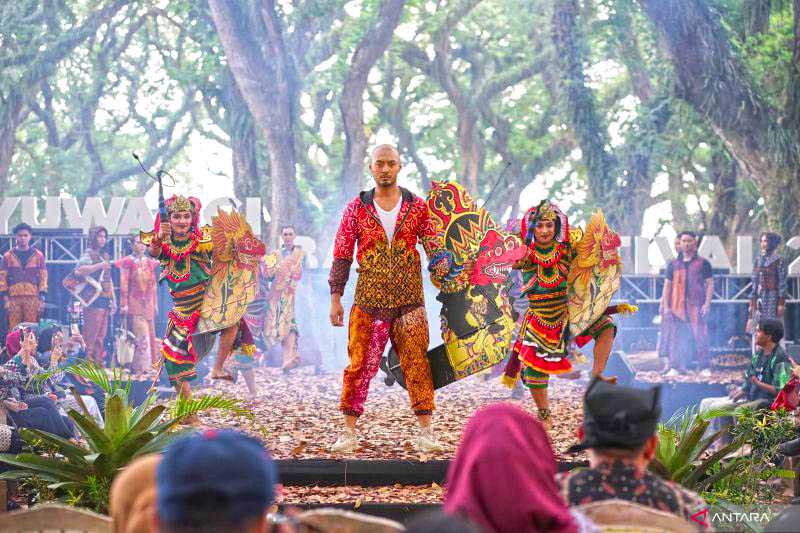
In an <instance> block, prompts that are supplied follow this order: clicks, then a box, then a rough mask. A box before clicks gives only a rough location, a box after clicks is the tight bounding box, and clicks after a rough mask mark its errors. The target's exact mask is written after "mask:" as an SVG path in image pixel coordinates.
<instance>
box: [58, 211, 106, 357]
mask: <svg viewBox="0 0 800 533" xmlns="http://www.w3.org/2000/svg"><path fill="white" fill-rule="evenodd" d="M107 242H108V230H107V229H106V228H104V227H103V226H92V227H91V228H89V239H88V242H87V247H86V250H84V251H83V254H81V257H80V259H79V260H78V267H77V268H76V269H75V271H74V275H75V276H77V277H78V278H82V279H84V280H85V281H87V282H90V285H87V287H88V286H91V287H93V289H94V290H93V291H92V292H91V295H92V296H91V297H87V298H86V299H84V300H82V303H83V337H84V339H85V340H86V357H87V358H88V359H90V360H92V361H94V362H95V363H99V364H101V365H102V364H104V362H105V340H106V334H107V333H108V320H109V318H111V316H113V315H114V313H115V312H116V310H117V302H116V299H115V297H114V287H113V285H112V282H111V263H110V262H109V260H108V253H107V252H105V247H106V243H107ZM65 283H66V280H65Z"/></svg>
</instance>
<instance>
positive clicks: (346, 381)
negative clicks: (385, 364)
mask: <svg viewBox="0 0 800 533" xmlns="http://www.w3.org/2000/svg"><path fill="white" fill-rule="evenodd" d="M400 168H401V163H400V153H399V152H398V151H397V148H395V147H393V146H390V145H381V146H378V147H377V148H375V150H374V151H373V152H372V157H371V161H370V165H369V169H370V171H371V172H372V176H373V178H374V179H375V185H376V186H375V188H374V189H372V190H369V191H364V192H362V193H361V194H360V195H359V196H358V197H357V198H356V199H354V200H353V201H351V202H350V203H349V204H348V205H347V207H346V208H345V210H344V214H343V215H342V221H341V224H340V225H339V231H338V232H337V234H336V241H335V243H334V249H333V265H332V266H331V273H330V280H329V284H330V287H331V310H330V320H331V324H332V325H333V326H336V327H341V326H343V325H344V310H343V309H342V304H341V297H342V294H343V293H344V287H345V285H346V284H347V279H348V277H349V276H350V265H351V263H352V262H353V250H354V248H355V246H356V243H357V244H358V252H357V257H358V264H359V275H358V281H357V282H356V294H355V301H354V303H353V307H352V309H351V311H350V321H349V331H348V345H347V352H348V356H349V358H350V364H349V365H348V367H347V368H346V369H345V370H344V378H343V386H342V398H341V402H340V404H339V408H340V410H341V411H342V413H343V414H344V422H345V427H344V430H343V431H342V433H341V435H340V436H339V438H338V440H337V441H336V443H335V444H334V445H333V447H332V451H334V452H352V451H355V449H356V448H357V447H358V440H357V437H356V432H355V429H356V420H357V419H358V417H359V416H360V415H361V414H362V413H363V412H364V402H365V401H366V399H367V390H368V389H369V382H370V380H371V379H372V378H373V377H374V376H375V374H376V373H377V372H378V365H379V364H380V360H381V356H382V355H383V351H384V348H385V346H386V342H387V341H388V340H390V339H391V341H392V345H393V346H394V348H395V350H396V351H397V353H398V354H399V357H400V365H401V367H402V369H403V373H404V375H405V379H406V385H407V388H408V394H409V397H410V399H411V408H412V409H413V411H414V414H415V415H416V416H417V420H418V422H419V425H420V427H421V432H420V434H419V436H418V437H417V439H416V444H417V448H418V449H419V450H421V451H440V450H442V447H441V445H440V444H439V443H438V442H436V439H435V438H434V435H433V428H432V426H431V418H432V414H433V408H434V402H433V382H432V377H431V368H430V365H429V363H428V359H427V358H426V351H427V349H428V321H427V319H426V317H425V299H424V296H423V293H422V270H421V267H420V257H419V253H418V252H417V250H416V248H415V247H416V245H417V240H418V239H419V240H420V241H421V242H422V245H423V247H424V248H425V252H426V254H428V256H429V257H430V255H431V253H432V251H433V250H432V246H433V239H434V238H435V231H434V228H433V225H432V224H431V222H430V219H429V216H428V210H427V208H426V206H425V202H424V201H423V200H422V199H421V198H419V197H416V196H414V195H413V194H412V193H411V192H409V191H407V190H406V189H402V188H400V187H399V186H398V185H397V174H398V172H399V171H400Z"/></svg>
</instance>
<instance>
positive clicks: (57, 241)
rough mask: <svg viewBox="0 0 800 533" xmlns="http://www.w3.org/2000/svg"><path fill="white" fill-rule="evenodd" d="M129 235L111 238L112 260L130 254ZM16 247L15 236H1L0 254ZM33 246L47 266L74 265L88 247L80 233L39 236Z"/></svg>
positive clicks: (33, 241) (35, 238) (32, 240)
mask: <svg viewBox="0 0 800 533" xmlns="http://www.w3.org/2000/svg"><path fill="white" fill-rule="evenodd" d="M129 241H130V237H129V236H127V235H112V236H110V237H109V245H108V246H109V249H110V256H111V257H110V259H111V260H112V261H113V260H115V259H120V258H122V257H124V256H125V255H127V254H128V253H130V252H129V251H128V249H129V246H128V242H129ZM13 246H14V237H13V235H3V236H0V253H5V252H6V250H10V249H11V248H12V247H13ZM31 246H35V247H36V248H38V249H39V250H41V251H42V253H44V257H45V261H46V263H47V264H54V265H58V264H61V265H64V264H74V263H76V262H77V261H78V259H79V258H80V256H81V254H82V253H83V250H84V248H85V247H86V236H85V235H84V234H83V233H81V232H80V231H76V232H74V233H73V232H70V233H66V232H65V233H63V234H58V235H37V234H34V236H33V239H31Z"/></svg>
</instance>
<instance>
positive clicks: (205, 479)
mask: <svg viewBox="0 0 800 533" xmlns="http://www.w3.org/2000/svg"><path fill="white" fill-rule="evenodd" d="M156 481H157V484H158V515H159V518H160V519H161V520H162V521H163V522H164V523H167V524H175V525H207V524H209V523H214V522H221V523H224V522H231V521H241V520H246V519H249V518H255V517H257V516H259V515H260V514H262V513H264V512H265V511H266V510H267V508H268V507H269V506H270V505H271V504H272V502H273V500H274V499H275V484H276V482H277V472H276V467H275V463H274V462H273V460H272V458H271V457H270V455H269V453H268V452H267V450H266V449H264V446H263V445H262V444H261V442H259V441H258V440H256V439H254V438H252V437H248V436H247V435H245V434H243V433H239V432H236V431H230V430H221V431H217V430H207V431H203V432H200V433H196V434H193V435H190V436H188V437H186V438H183V439H181V440H179V441H177V442H175V443H174V444H173V445H171V446H170V447H169V448H168V449H167V451H166V452H165V453H164V458H163V460H162V461H161V462H160V463H159V465H158V471H157V473H156Z"/></svg>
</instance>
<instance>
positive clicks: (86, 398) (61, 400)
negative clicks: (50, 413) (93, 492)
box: [37, 326, 103, 426]
mask: <svg viewBox="0 0 800 533" xmlns="http://www.w3.org/2000/svg"><path fill="white" fill-rule="evenodd" d="M38 340H39V349H40V351H41V352H42V353H41V354H40V355H39V357H37V363H39V366H40V368H41V367H44V366H45V365H49V368H50V370H54V369H57V368H64V367H65V366H67V365H68V364H71V363H70V361H69V359H68V356H67V353H66V349H65V346H64V344H65V343H64V333H63V332H62V331H61V327H60V326H59V327H54V328H52V329H51V330H46V331H44V332H42V333H40V334H39V339H38ZM42 371H43V370H42ZM72 377H79V376H74V375H73V374H69V373H66V372H58V373H56V374H53V376H52V378H51V380H50V384H51V391H52V392H53V393H54V394H55V395H56V397H57V399H56V402H57V403H58V405H60V406H61V407H62V408H63V409H64V410H65V411H67V412H69V410H70V409H74V410H75V411H77V412H79V413H82V414H83V413H84V410H83V409H82V408H81V406H80V405H79V404H78V401H77V400H76V399H75V396H74V395H73V394H72V391H71V390H70V388H71V387H72V386H73V383H74V381H73V380H72V379H71V378H72ZM83 388H84V387H76V390H77V391H78V394H79V396H80V397H81V400H82V401H83V405H84V406H85V407H86V410H87V411H88V412H89V414H90V415H91V416H92V418H94V419H95V420H96V421H97V423H98V424H100V426H102V425H103V415H102V413H101V412H100V407H99V406H98V402H97V400H96V399H95V397H94V396H93V395H92V394H85V393H83V392H82V391H81V389H83Z"/></svg>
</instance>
